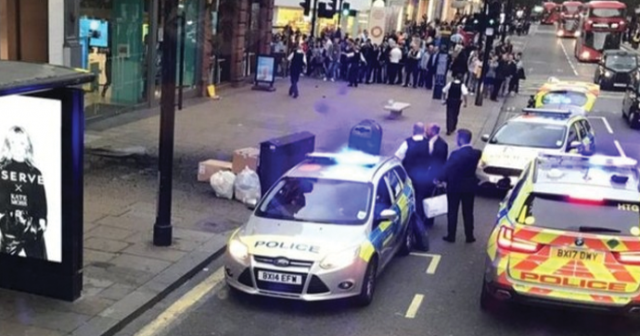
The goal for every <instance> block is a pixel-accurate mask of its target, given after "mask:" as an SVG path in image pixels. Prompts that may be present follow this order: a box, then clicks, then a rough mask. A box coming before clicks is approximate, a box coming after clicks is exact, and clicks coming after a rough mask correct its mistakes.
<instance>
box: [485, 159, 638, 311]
mask: <svg viewBox="0 0 640 336" xmlns="http://www.w3.org/2000/svg"><path fill="white" fill-rule="evenodd" d="M638 183H639V177H638V169H637V162H636V161H635V160H633V159H629V158H626V157H603V156H592V157H584V156H580V155H575V154H542V155H541V156H539V157H538V158H537V159H535V160H533V161H532V162H531V163H530V164H529V165H528V166H527V168H526V169H525V170H524V172H523V174H522V176H521V177H520V180H519V181H518V183H517V184H516V186H515V187H514V188H513V190H512V191H511V192H510V193H509V194H508V195H507V197H506V198H505V199H504V201H503V202H502V203H501V205H500V211H499V214H498V219H497V222H496V225H495V227H494V229H493V231H492V233H491V236H490V238H489V242H488V244H487V259H486V260H487V261H486V268H485V274H484V281H483V283H482V294H481V298H480V304H481V308H482V309H485V310H487V309H488V310H493V309H496V308H500V307H504V306H505V303H508V302H522V303H532V304H552V305H554V306H567V307H578V308H592V309H596V310H611V311H617V312H622V313H639V312H640V277H639V276H638V275H639V274H640V213H639V209H640V191H639V186H638Z"/></svg>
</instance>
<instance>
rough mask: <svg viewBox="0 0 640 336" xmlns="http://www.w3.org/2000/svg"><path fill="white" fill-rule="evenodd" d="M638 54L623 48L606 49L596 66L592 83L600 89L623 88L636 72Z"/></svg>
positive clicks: (638, 63)
mask: <svg viewBox="0 0 640 336" xmlns="http://www.w3.org/2000/svg"><path fill="white" fill-rule="evenodd" d="M639 65H640V61H639V60H638V55H637V54H634V53H631V52H627V51H624V50H607V51H605V52H604V54H603V55H602V59H601V60H600V63H599V64H598V67H597V68H596V74H595V77H594V83H596V84H600V89H601V90H613V89H616V88H619V89H624V88H626V87H627V84H629V82H630V81H631V77H633V76H634V75H635V74H636V73H637V72H638V66H639Z"/></svg>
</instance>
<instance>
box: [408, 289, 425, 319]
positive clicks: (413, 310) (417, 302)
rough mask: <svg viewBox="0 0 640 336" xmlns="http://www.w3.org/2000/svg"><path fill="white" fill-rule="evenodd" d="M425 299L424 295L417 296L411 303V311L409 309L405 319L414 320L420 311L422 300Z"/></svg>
mask: <svg viewBox="0 0 640 336" xmlns="http://www.w3.org/2000/svg"><path fill="white" fill-rule="evenodd" d="M423 299H424V295H422V294H416V295H415V296H414V297H413V300H412V301H411V304H410V305H409V309H407V313H406V314H405V315H404V317H406V318H408V319H412V318H414V317H416V314H417V313H418V309H420V305H421V304H422V300H423Z"/></svg>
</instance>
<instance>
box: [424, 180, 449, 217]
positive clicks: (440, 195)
mask: <svg viewBox="0 0 640 336" xmlns="http://www.w3.org/2000/svg"><path fill="white" fill-rule="evenodd" d="M422 206H423V208H424V215H425V216H427V218H435V217H439V216H442V215H446V214H447V209H448V202H447V194H446V192H444V190H443V188H441V187H436V188H435V189H433V193H432V195H431V197H427V198H425V199H424V200H423V201H422Z"/></svg>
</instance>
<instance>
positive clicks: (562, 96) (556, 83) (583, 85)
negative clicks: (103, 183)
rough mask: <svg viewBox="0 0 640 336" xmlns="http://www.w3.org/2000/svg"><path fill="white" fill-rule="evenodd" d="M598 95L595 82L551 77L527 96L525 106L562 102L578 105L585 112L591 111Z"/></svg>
mask: <svg viewBox="0 0 640 336" xmlns="http://www.w3.org/2000/svg"><path fill="white" fill-rule="evenodd" d="M599 95H600V86H599V85H597V84H592V83H587V82H579V81H561V80H559V79H557V78H555V77H551V78H549V80H548V81H547V82H546V83H545V84H543V85H542V86H541V87H540V89H538V92H537V93H536V94H535V95H533V96H531V97H530V98H529V103H528V106H527V107H535V108H540V107H543V106H546V105H550V104H564V105H573V106H580V107H582V109H583V110H584V111H585V112H591V110H592V109H593V107H594V106H595V103H596V100H597V99H598V96H599Z"/></svg>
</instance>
